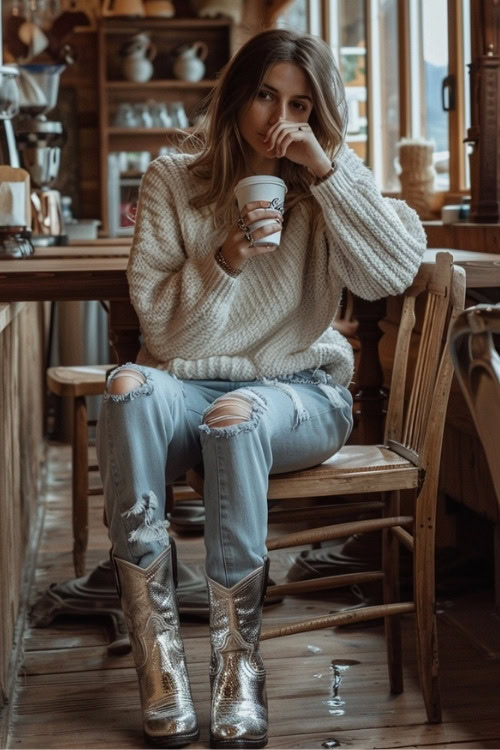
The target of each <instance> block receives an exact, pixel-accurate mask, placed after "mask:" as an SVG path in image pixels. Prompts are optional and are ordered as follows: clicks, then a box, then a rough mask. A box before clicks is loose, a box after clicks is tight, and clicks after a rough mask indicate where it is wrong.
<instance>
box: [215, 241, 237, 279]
mask: <svg viewBox="0 0 500 750" xmlns="http://www.w3.org/2000/svg"><path fill="white" fill-rule="evenodd" d="M215 262H216V263H217V265H219V266H220V267H221V268H222V270H223V271H224V272H225V273H227V275H228V276H234V277H236V276H239V275H240V273H241V272H242V271H243V269H242V268H233V266H230V265H229V263H228V262H227V260H226V259H225V258H224V256H223V254H222V248H221V247H219V249H218V250H217V252H216V253H215Z"/></svg>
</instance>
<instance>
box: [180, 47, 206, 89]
mask: <svg viewBox="0 0 500 750" xmlns="http://www.w3.org/2000/svg"><path fill="white" fill-rule="evenodd" d="M207 55H208V46H207V45H206V44H205V42H200V41H198V42H193V43H192V44H185V45H183V46H182V47H180V48H179V50H178V53H177V59H176V61H175V62H174V76H175V77H176V78H179V79H180V80H181V81H201V79H202V78H203V76H204V75H205V63H204V62H203V61H204V60H205V59H206V57H207Z"/></svg>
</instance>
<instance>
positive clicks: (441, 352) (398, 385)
mask: <svg viewBox="0 0 500 750" xmlns="http://www.w3.org/2000/svg"><path fill="white" fill-rule="evenodd" d="M421 294H425V295H426V302H425V308H424V314H423V322H422V329H421V332H420V340H419V345H418V352H417V356H416V360H415V364H414V367H413V373H411V372H409V369H410V364H409V360H410V356H409V354H410V348H411V346H410V344H411V333H412V331H413V328H414V325H415V300H416V297H418V296H419V295H421ZM450 295H452V296H453V298H451V296H450ZM464 299H465V273H464V271H463V269H460V268H456V267H454V266H453V256H452V255H451V254H450V253H444V252H443V253H438V255H437V256H436V262H435V265H433V266H432V267H430V268H429V267H428V266H426V267H423V268H422V269H421V271H419V274H418V275H417V277H416V278H415V281H414V283H413V284H412V286H411V287H410V288H409V289H408V290H407V292H406V295H405V299H404V302H403V311H402V315H401V324H400V328H399V331H398V338H397V342H396V350H395V355H394V367H393V376H392V382H391V391H390V396H389V404H388V411H387V419H386V430H385V441H386V442H389V441H390V443H391V447H392V448H394V446H395V445H396V446H397V445H398V444H399V445H400V446H401V452H402V453H406V455H409V454H410V455H416V456H418V457H419V465H424V464H425V463H426V462H427V458H425V459H424V457H423V451H424V448H425V446H427V444H428V442H429V440H428V429H429V421H430V420H431V421H432V423H433V424H440V421H439V418H440V416H442V419H441V422H442V423H444V410H446V405H447V399H448V393H449V387H450V384H451V377H452V372H450V371H449V363H448V364H446V362H445V360H446V357H447V352H446V337H445V329H446V327H447V324H448V322H449V320H450V310H453V311H454V316H455V317H456V315H458V313H459V312H460V310H462V309H463V305H464ZM409 382H411V388H410V389H409V393H408V383H409ZM438 394H439V395H438ZM439 446H440V441H439Z"/></svg>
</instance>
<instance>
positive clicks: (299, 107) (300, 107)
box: [290, 102, 306, 112]
mask: <svg viewBox="0 0 500 750" xmlns="http://www.w3.org/2000/svg"><path fill="white" fill-rule="evenodd" d="M290 106H291V107H292V109H296V110H298V111H299V112H305V111H306V107H305V104H302V102H291V104H290Z"/></svg>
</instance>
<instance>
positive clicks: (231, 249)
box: [222, 201, 283, 269]
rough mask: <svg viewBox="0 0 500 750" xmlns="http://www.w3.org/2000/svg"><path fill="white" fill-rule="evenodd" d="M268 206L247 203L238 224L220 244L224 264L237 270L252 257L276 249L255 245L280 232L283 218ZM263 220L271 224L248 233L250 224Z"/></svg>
mask: <svg viewBox="0 0 500 750" xmlns="http://www.w3.org/2000/svg"><path fill="white" fill-rule="evenodd" d="M269 206H270V203H269V201H253V202H252V203H247V204H246V206H244V207H243V209H242V212H241V215H240V218H239V220H238V222H237V223H236V224H235V225H234V226H233V227H231V229H230V231H229V234H228V235H227V237H226V239H225V241H224V243H223V244H222V253H223V255H224V258H225V260H226V262H227V263H228V264H229V265H230V266H231V267H232V268H236V269H239V268H241V267H242V266H243V265H244V263H245V261H247V260H248V259H249V258H252V257H253V256H254V255H260V254H262V253H270V252H272V251H273V250H276V248H277V247H278V245H266V244H264V245H256V244H255V243H256V242H257V240H262V239H265V238H266V237H269V236H270V235H271V234H275V232H280V231H281V228H282V224H283V217H282V215H281V213H280V212H279V211H277V210H276V209H274V208H269ZM263 219H271V220H272V222H271V223H269V224H266V225H265V226H263V227H259V228H258V229H254V230H253V231H250V229H249V227H250V225H251V224H253V223H254V222H255V221H262V220H263Z"/></svg>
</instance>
